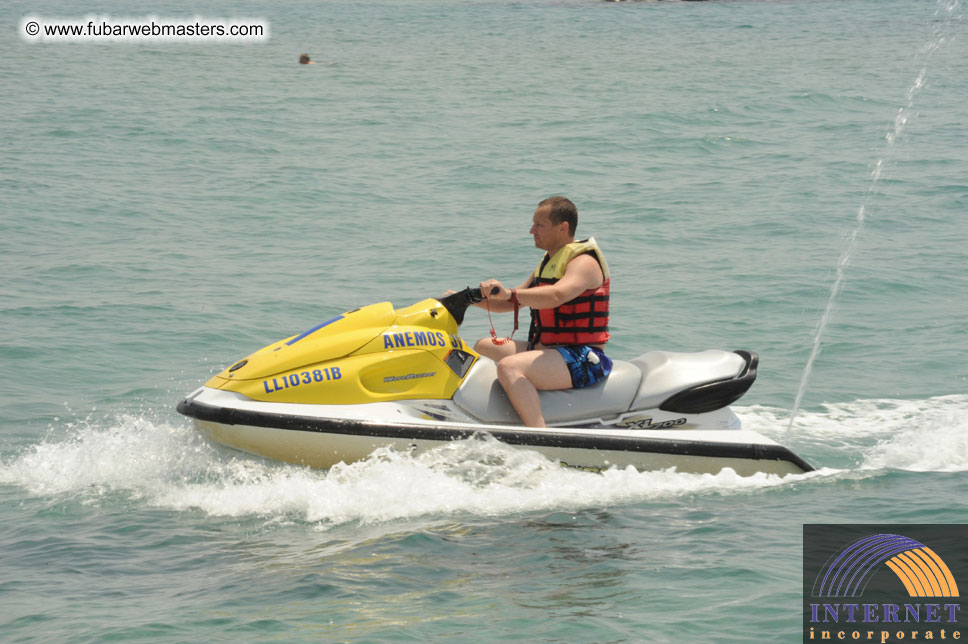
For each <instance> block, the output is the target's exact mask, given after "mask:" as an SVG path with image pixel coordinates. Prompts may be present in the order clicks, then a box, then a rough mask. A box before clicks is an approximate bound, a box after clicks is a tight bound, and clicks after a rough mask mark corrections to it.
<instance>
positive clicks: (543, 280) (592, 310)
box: [528, 237, 611, 348]
mask: <svg viewBox="0 0 968 644" xmlns="http://www.w3.org/2000/svg"><path fill="white" fill-rule="evenodd" d="M585 254H591V255H592V256H594V257H595V259H596V260H597V261H598V265H599V266H601V267H602V275H603V276H604V278H605V281H604V282H602V285H601V286H599V287H598V288H595V289H588V290H586V291H584V292H583V293H581V294H580V295H579V296H578V297H576V298H574V299H573V300H570V301H568V302H565V303H564V304H562V305H561V306H559V307H557V308H553V309H535V308H532V309H531V330H530V332H529V333H528V346H529V347H531V348H533V347H534V346H535V345H536V344H538V343H540V344H543V345H545V346H549V347H550V346H555V345H561V344H604V343H606V342H608V339H609V337H611V336H610V335H609V333H608V291H609V281H610V280H609V273H608V263H606V261H605V255H604V254H603V253H602V250H601V249H600V248H599V247H598V244H597V243H596V242H595V238H594V237H589V238H588V239H585V240H582V241H575V242H571V243H570V244H566V245H565V246H564V247H563V248H561V249H560V250H559V251H558V252H557V253H555V254H554V256H549V255H548V254H547V253H545V256H544V259H542V260H541V263H540V264H538V268H537V269H535V271H534V276H533V277H532V278H531V284H530V286H532V287H533V286H541V285H542V284H554V283H555V282H557V281H558V280H560V279H561V278H562V277H563V276H564V274H565V269H566V268H567V266H568V262H570V261H571V260H573V259H575V258H576V257H578V256H579V255H585Z"/></svg>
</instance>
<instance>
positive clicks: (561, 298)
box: [481, 254, 605, 311]
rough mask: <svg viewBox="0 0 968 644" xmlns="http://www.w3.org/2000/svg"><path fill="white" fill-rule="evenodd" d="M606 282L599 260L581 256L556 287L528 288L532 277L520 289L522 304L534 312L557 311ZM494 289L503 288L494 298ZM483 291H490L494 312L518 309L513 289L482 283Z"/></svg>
mask: <svg viewBox="0 0 968 644" xmlns="http://www.w3.org/2000/svg"><path fill="white" fill-rule="evenodd" d="M604 281H605V275H604V274H603V273H602V267H601V266H599V265H598V260H596V259H595V258H594V257H593V256H591V255H588V254H586V255H579V256H578V257H576V258H575V259H573V260H571V261H570V262H568V266H567V267H566V268H565V274H564V275H563V276H562V277H561V279H560V280H558V281H557V282H555V283H554V284H543V285H540V286H535V287H532V288H528V287H527V285H528V284H530V283H531V279H530V277H529V278H528V281H526V282H525V283H524V284H522V285H521V286H519V287H518V289H517V295H518V302H520V303H521V305H522V306H530V307H531V308H533V309H553V308H556V307H559V306H561V305H562V304H564V303H565V302H570V301H571V300H573V299H575V298H576V297H578V296H579V295H581V294H582V293H583V292H585V291H587V290H588V289H594V288H598V287H599V286H601V285H602V283H604ZM493 286H497V287H498V288H499V291H498V293H497V294H496V295H490V290H491V288H492V287H493ZM481 288H482V289H486V291H485V294H487V295H488V297H489V298H490V299H491V310H492V311H510V310H512V309H514V305H513V304H511V302H510V299H511V291H510V289H507V288H505V287H504V286H503V285H502V284H501V283H500V282H498V281H497V280H488V281H487V282H482V283H481ZM498 306H500V307H501V308H498Z"/></svg>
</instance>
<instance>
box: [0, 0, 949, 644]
mask: <svg viewBox="0 0 968 644" xmlns="http://www.w3.org/2000/svg"><path fill="white" fill-rule="evenodd" d="M91 11H94V9H88V8H78V5H77V4H76V3H71V2H66V1H53V0H52V1H44V0H40V1H38V2H34V3H30V4H27V3H23V2H19V1H17V0H15V1H13V2H8V3H5V4H4V5H3V6H2V7H0V21H2V24H4V25H6V36H5V37H4V38H2V39H0V80H2V81H3V85H4V87H5V91H3V92H0V132H2V145H0V273H2V275H3V281H2V288H0V332H2V333H0V374H2V379H0V639H2V640H3V641H9V642H104V641H122V642H217V641H252V642H320V641H325V642H330V641H332V642H413V641H420V642H426V641H441V642H444V641H446V642H451V641H459V642H500V641H526V642H684V641H686V642H796V641H799V640H800V637H801V635H800V626H801V617H800V601H801V590H800V584H801V527H802V525H803V524H804V523H840V522H865V523H866V522H870V523H892V522H894V523H965V522H966V520H968V504H966V499H968V475H966V472H968V438H966V436H968V350H966V347H968V341H966V338H968V273H966V271H965V265H966V259H968V251H966V248H968V221H966V212H968V112H966V110H965V107H964V106H965V104H966V102H968V33H966V29H965V24H966V23H965V18H964V14H965V7H964V6H963V5H962V4H961V3H960V2H957V1H952V0H941V1H940V2H933V1H930V0H922V1H913V2H912V1H911V0H855V1H853V2H834V1H824V0H814V1H809V0H788V1H785V0H777V1H753V0H731V1H723V2H620V3H604V2H597V1H595V0H537V1H534V2H527V3H524V2H518V1H511V0H479V1H456V0H449V1H444V0H381V1H379V2H375V1H353V2H349V1H342V0H332V1H328V2H307V1H303V0H294V1H292V2H287V3H284V4H280V5H278V6H266V5H263V4H261V3H251V2H242V3H235V4H233V5H232V6H231V7H230V6H229V5H227V4H223V3H214V2H206V1H205V0H202V1H201V2H193V3H186V2H177V1H172V0H159V2H157V3H154V4H152V5H151V6H150V7H147V6H141V5H138V7H135V8H133V6H132V5H130V4H129V3H122V2H112V1H108V2H104V3H99V5H98V6H97V7H96V12H97V14H98V15H107V16H113V17H119V18H120V17H143V16H146V15H157V16H162V17H175V18H181V19H188V18H191V17H192V16H195V15H201V16H208V17H219V18H234V17H254V18H258V19H261V20H265V21H267V22H268V23H269V24H270V25H271V38H270V39H269V40H268V41H267V42H264V43H251V44H228V43H212V42H206V43H157V42H156V43H117V42H112V43H105V42H100V43H29V42H26V41H25V40H24V39H22V38H21V37H20V35H19V34H18V33H17V32H16V29H15V27H16V26H17V25H19V24H20V22H21V20H22V19H23V18H24V16H27V15H34V16H42V17H46V18H68V19H74V20H80V19H81V18H83V17H85V16H87V15H89V14H90V13H91ZM302 52H307V53H309V54H310V55H311V57H312V58H313V60H315V61H317V62H318V64H316V65H311V66H302V65H298V64H296V60H297V57H298V55H299V54H300V53H302ZM551 194H565V195H567V196H569V197H571V198H572V199H573V200H574V201H575V202H576V203H577V204H578V207H579V211H580V225H579V234H580V235H583V234H587V235H595V236H596V238H597V239H598V240H599V242H600V243H601V245H602V246H603V248H604V249H605V252H606V254H607V256H608V259H609V263H610V266H611V269H612V272H613V282H614V285H613V291H614V295H613V308H614V316H613V334H614V340H613V342H612V343H611V344H610V347H611V348H610V353H611V354H612V355H614V356H618V357H633V356H635V355H638V354H641V353H644V352H645V351H648V350H651V349H668V350H683V351H688V350H702V349H706V348H726V349H738V348H746V349H750V350H753V351H756V352H758V353H759V354H760V357H761V370H760V376H759V379H758V381H757V383H756V384H755V385H754V387H753V388H752V389H751V390H750V392H749V393H748V394H747V395H746V396H745V397H744V398H743V399H742V400H741V401H739V403H738V404H737V406H736V411H737V413H738V414H739V415H740V417H741V419H742V420H743V422H744V424H745V425H746V426H748V427H751V428H753V429H755V430H757V431H760V432H762V433H763V434H766V435H768V436H770V437H772V438H774V439H776V440H778V441H780V442H782V443H784V444H786V445H788V446H789V447H791V448H792V449H793V450H794V451H796V452H797V453H798V454H800V455H801V456H803V457H804V458H805V459H807V460H808V461H809V462H811V463H812V464H814V465H815V466H817V467H818V468H819V469H818V471H817V472H814V473H811V474H809V475H804V476H791V477H786V478H782V479H781V478H777V477H769V476H754V477H749V478H741V477H737V476H736V475H734V474H733V473H732V472H731V471H728V470H727V471H723V472H721V473H719V474H717V475H691V474H681V473H676V472H674V471H665V472H648V473H639V472H633V471H617V470H613V471H608V472H606V473H604V474H603V475H595V474H588V473H584V472H576V471H570V470H563V469H561V468H560V467H558V466H557V465H556V464H555V463H553V462H550V461H548V460H546V459H544V458H542V457H540V456H538V455H536V454H534V453H532V452H528V451H526V450H517V449H512V448H509V447H506V446H503V445H501V444H499V443H495V442H493V441H467V442H459V443H454V444H452V445H448V446H447V447H445V448H442V449H440V450H437V451H435V452H431V453H427V454H424V455H421V456H419V457H410V456H406V455H401V454H397V453H392V452H378V453H375V454H373V455H372V457H371V458H370V459H369V460H367V461H365V462H361V463H356V464H351V465H343V466H339V467H334V468H332V469H331V470H329V471H318V470H307V469H303V468H298V467H292V466H288V465H282V464H278V463H272V462H268V461H265V460H262V459H258V458H254V457H249V456H246V455H242V454H239V453H236V452H232V451H230V450H226V449H223V448H220V447H217V446H213V445H211V444H209V443H207V442H205V441H204V440H203V439H201V438H200V437H199V436H198V435H197V434H196V433H195V432H194V430H192V428H191V427H190V424H189V421H188V420H187V419H185V418H183V417H181V416H179V415H178V414H177V413H176V412H175V411H174V405H175V404H176V403H177V401H178V400H179V399H180V398H181V397H182V396H183V395H184V394H186V393H187V392H189V391H191V390H192V389H194V388H195V387H196V386H198V384H200V383H201V382H203V381H204V380H206V379H207V378H208V377H209V376H210V375H211V374H213V373H215V372H216V371H218V370H219V369H221V368H222V367H224V366H225V365H226V364H230V363H231V362H233V361H234V360H236V359H238V358H239V357H242V356H244V355H246V354H248V353H249V352H251V351H252V350H254V349H256V348H258V347H261V346H263V345H265V344H268V343H269V342H271V341H273V340H276V339H278V338H281V337H285V336H287V335H291V334H293V333H297V332H299V331H301V330H303V329H306V328H309V327H311V326H313V325H315V324H316V323H318V322H319V321H322V320H325V319H328V318H330V317H332V316H333V315H334V314H337V313H340V312H342V311H345V310H348V309H352V308H355V307H357V306H360V305H363V304H367V303H370V302H376V301H384V300H390V301H392V302H394V303H395V304H397V305H406V304H409V303H412V302H414V301H417V300H419V299H422V298H424V297H427V296H433V295H436V294H439V293H441V292H443V290H445V289H447V288H461V287H463V286H465V285H467V284H476V283H477V282H478V281H480V280H482V279H484V278H487V277H497V278H499V279H502V280H506V281H511V282H514V281H515V280H518V281H520V280H522V279H523V278H524V276H525V275H526V274H527V273H528V272H529V271H530V270H531V269H532V267H533V266H534V265H535V264H536V263H537V261H538V259H539V257H538V253H536V251H535V249H534V248H533V247H532V244H531V240H530V237H529V236H528V234H527V233H528V228H529V226H530V217H531V213H532V212H533V209H534V207H535V205H536V204H537V202H538V201H539V200H541V199H542V198H544V197H546V196H548V195H551ZM495 323H496V324H497V326H498V330H499V332H501V333H507V332H508V331H509V330H510V325H511V322H510V320H508V319H506V317H505V318H499V319H495ZM487 330H488V326H487V319H486V316H484V315H475V314H470V315H469V316H468V320H467V322H466V323H465V325H464V328H463V331H462V333H463V334H464V336H465V338H468V339H473V338H476V337H479V336H482V335H484V334H486V333H487ZM805 376H806V377H805ZM795 406H796V407H797V408H798V411H797V413H796V416H795V418H793V419H792V422H791V416H792V415H793V409H794V407H795Z"/></svg>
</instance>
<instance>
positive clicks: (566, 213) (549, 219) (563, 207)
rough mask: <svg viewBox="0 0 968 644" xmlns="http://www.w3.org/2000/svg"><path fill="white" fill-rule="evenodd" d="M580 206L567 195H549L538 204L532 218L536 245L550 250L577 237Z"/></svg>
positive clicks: (552, 250) (532, 231) (532, 229)
mask: <svg viewBox="0 0 968 644" xmlns="http://www.w3.org/2000/svg"><path fill="white" fill-rule="evenodd" d="M577 226H578V208H576V207H575V204H573V203H572V202H571V200H570V199H566V198H565V197H548V198H547V199H545V200H544V201H542V202H541V203H539V204H538V207H537V209H535V211H534V217H533V218H532V226H531V234H532V235H533V236H534V245H535V246H536V247H537V248H540V249H541V250H546V251H549V252H554V251H557V250H558V249H559V248H561V247H562V246H564V245H565V244H568V243H570V242H572V241H574V239H575V228H576V227H577Z"/></svg>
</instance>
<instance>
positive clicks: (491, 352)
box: [474, 338, 528, 362]
mask: <svg viewBox="0 0 968 644" xmlns="http://www.w3.org/2000/svg"><path fill="white" fill-rule="evenodd" d="M527 350H528V343H527V342H525V341H524V340H514V341H513V342H505V343H504V344H494V343H493V342H491V338H481V339H480V340H478V341H477V343H476V344H475V345H474V351H477V352H478V353H479V354H481V355H482V356H484V357H486V358H490V359H491V360H493V361H494V362H500V361H501V359H502V358H506V357H508V356H510V355H514V354H515V353H522V352H524V351H527Z"/></svg>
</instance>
